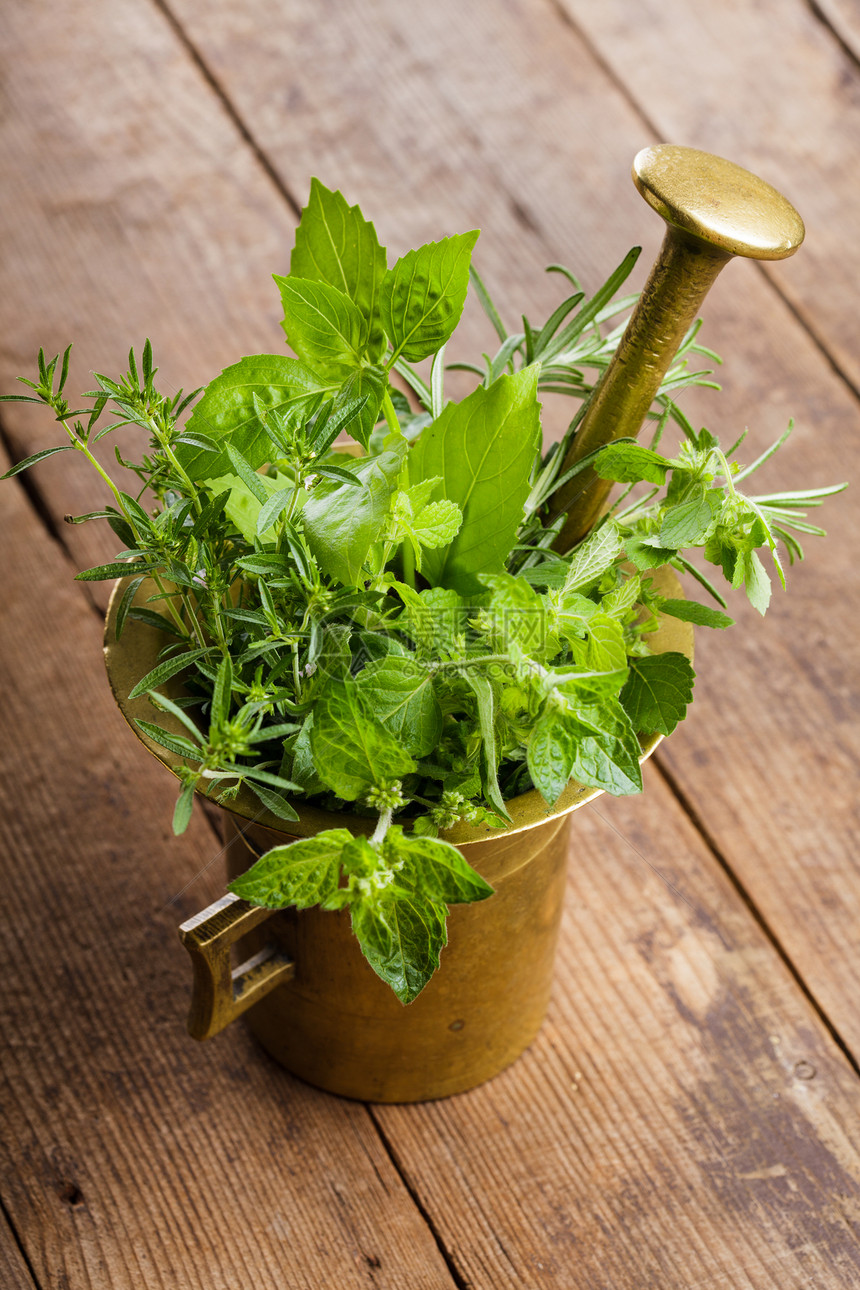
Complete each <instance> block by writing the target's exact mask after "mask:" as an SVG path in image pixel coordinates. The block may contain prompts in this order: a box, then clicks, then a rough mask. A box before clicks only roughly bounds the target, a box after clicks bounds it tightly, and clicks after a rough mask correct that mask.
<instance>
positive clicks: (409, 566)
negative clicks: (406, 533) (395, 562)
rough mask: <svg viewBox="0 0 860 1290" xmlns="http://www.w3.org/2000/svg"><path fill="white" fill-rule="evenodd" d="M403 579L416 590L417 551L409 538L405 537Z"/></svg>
mask: <svg viewBox="0 0 860 1290" xmlns="http://www.w3.org/2000/svg"><path fill="white" fill-rule="evenodd" d="M403 581H404V582H405V583H406V585H407V586H408V587H411V588H412V590H413V591H414V590H415V552H414V551H413V550H412V543H411V542H410V541H409V539H408V538H404V539H403Z"/></svg>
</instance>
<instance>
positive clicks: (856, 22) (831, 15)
mask: <svg viewBox="0 0 860 1290" xmlns="http://www.w3.org/2000/svg"><path fill="white" fill-rule="evenodd" d="M814 12H815V13H816V15H817V16H818V17H820V18H822V19H823V20H824V21H825V22H826V23H828V24H829V25H830V28H831V30H832V31H833V34H834V35H835V36H836V38H837V39H838V40H840V41H842V42H844V44H845V47H846V49H847V50H848V51H849V53H850V54H851V56H852V57H853V58H854V60H855V61H860V12H858V9H857V5H856V4H853V3H852V0H815V5H814Z"/></svg>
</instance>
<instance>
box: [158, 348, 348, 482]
mask: <svg viewBox="0 0 860 1290" xmlns="http://www.w3.org/2000/svg"><path fill="white" fill-rule="evenodd" d="M335 388H337V383H336V382H335V383H333V382H330V381H327V380H325V379H323V378H322V377H321V376H319V375H318V374H317V373H316V372H312V371H311V370H310V369H309V368H307V367H304V366H303V365H302V364H301V363H299V362H297V361H296V360H295V359H294V358H287V357H286V356H285V355H283V354H251V355H250V356H249V357H247V358H242V359H240V360H239V362H238V363H233V365H232V366H231V367H225V369H224V371H223V372H222V373H221V375H220V376H216V377H215V379H214V380H213V381H210V382H209V384H208V385H207V387H206V390H205V393H204V394H203V397H202V398H201V399H200V402H199V403H198V404H197V405H196V407H195V408H194V411H193V413H192V415H191V417H190V419H189V421H188V425H187V427H186V430H187V431H192V432H194V431H196V432H198V433H202V434H204V435H206V436H207V438H209V439H212V440H214V441H215V443H217V444H218V445H219V448H220V451H219V452H217V453H216V452H211V451H207V449H205V448H202V447H196V446H193V445H191V444H183V445H180V446H179V447H178V448H177V454H176V455H177V457H178V458H179V461H180V464H181V465H182V466H183V468H184V469H185V471H186V473H187V474H188V475H189V476H190V478H191V479H207V478H208V479H212V478H216V477H217V476H219V475H229V474H233V473H234V471H233V466H232V463H231V461H230V458H229V456H228V455H227V449H226V445H227V443H228V442H229V443H231V444H232V445H233V447H234V448H237V449H238V450H239V452H241V454H242V456H243V457H245V458H246V459H247V460H248V461H249V462H250V464H251V466H252V467H253V468H254V469H256V468H257V467H258V466H262V465H264V464H265V463H266V462H267V461H270V460H271V456H272V441H271V439H270V438H269V436H268V435H267V434H266V431H265V428H264V426H263V425H262V423H261V421H260V418H259V416H258V415H257V411H256V408H255V403H254V400H255V397H256V399H258V400H259V402H260V404H262V405H263V406H264V407H266V408H274V409H275V410H276V411H278V412H282V413H285V412H291V411H293V412H301V413H302V414H304V415H306V416H309V415H310V414H311V412H313V411H314V409H315V408H316V406H317V405H318V404H319V403H320V401H321V399H322V396H323V395H324V394H325V393H327V392H329V391H331V390H333V389H335Z"/></svg>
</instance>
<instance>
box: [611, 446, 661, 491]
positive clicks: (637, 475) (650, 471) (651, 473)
mask: <svg viewBox="0 0 860 1290" xmlns="http://www.w3.org/2000/svg"><path fill="white" fill-rule="evenodd" d="M593 465H594V472H595V474H596V475H599V477H600V478H601V479H614V480H616V481H617V482H618V483H622V484H633V483H636V482H637V481H638V480H640V479H642V480H646V481H647V482H648V483H650V484H662V483H664V482H665V479H666V472H667V471H668V470H670V469H671V467H672V463H671V461H669V459H668V458H667V457H663V456H661V455H660V453H659V452H654V451H652V449H651V448H646V447H645V446H644V444H640V443H610V444H607V445H606V447H605V448H602V449H601V450H600V452H599V453H598V454H597V456H596V457H595V459H594V463H593Z"/></svg>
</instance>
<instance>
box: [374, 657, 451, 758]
mask: <svg viewBox="0 0 860 1290" xmlns="http://www.w3.org/2000/svg"><path fill="white" fill-rule="evenodd" d="M355 684H356V686H357V688H358V692H359V694H360V695H361V697H362V698H363V699H365V700H366V701H367V703H368V705H369V707H370V708H371V710H372V712H373V714H374V716H375V717H377V718H378V720H379V721H381V722H382V724H383V725H384V726H385V728H386V729H387V730H389V731H390V732H391V734H392V735H394V737H395V739H397V740H398V742H399V743H401V744H402V745H403V747H404V748H406V749H407V751H408V752H409V753H410V754H411V755H412V756H413V757H427V756H428V755H429V754H430V753H431V752H432V751H433V749H434V748H435V747H436V745H437V743H438V742H439V738H440V736H441V734H442V709H441V708H440V707H439V700H438V699H437V698H436V694H435V692H434V689H433V682H432V679H431V676H430V673H429V671H428V670H427V669H426V667H425V668H422V667H421V665H420V664H419V663H417V662H416V660H415V658H414V657H407V658H403V657H392V656H389V657H388V658H383V659H380V660H379V661H378V662H375V663H368V665H367V667H365V668H362V670H361V671H360V672H359V673H358V675H357V676H356V677H355Z"/></svg>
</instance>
